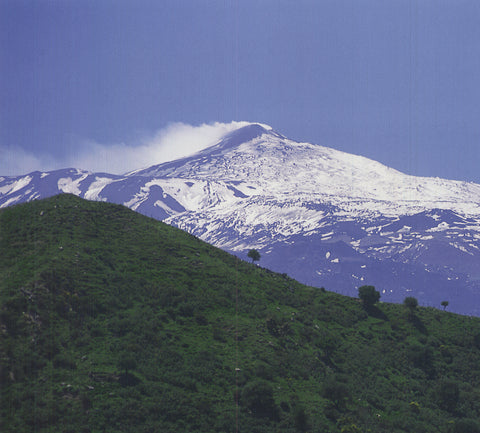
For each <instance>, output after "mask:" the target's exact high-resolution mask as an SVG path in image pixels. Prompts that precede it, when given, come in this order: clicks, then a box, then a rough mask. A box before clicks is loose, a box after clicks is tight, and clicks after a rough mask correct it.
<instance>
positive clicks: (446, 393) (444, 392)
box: [437, 379, 460, 412]
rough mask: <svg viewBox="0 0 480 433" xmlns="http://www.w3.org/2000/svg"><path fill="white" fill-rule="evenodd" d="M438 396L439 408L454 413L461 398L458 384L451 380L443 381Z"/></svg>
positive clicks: (439, 386)
mask: <svg viewBox="0 0 480 433" xmlns="http://www.w3.org/2000/svg"><path fill="white" fill-rule="evenodd" d="M437 396H438V404H439V406H440V407H441V408H442V409H444V410H446V411H448V412H453V411H454V410H455V409H456V407H457V403H458V399H459V397H460V388H459V386H458V383H456V382H454V381H453V380H449V379H446V380H443V381H442V382H440V383H439V385H438V389H437Z"/></svg>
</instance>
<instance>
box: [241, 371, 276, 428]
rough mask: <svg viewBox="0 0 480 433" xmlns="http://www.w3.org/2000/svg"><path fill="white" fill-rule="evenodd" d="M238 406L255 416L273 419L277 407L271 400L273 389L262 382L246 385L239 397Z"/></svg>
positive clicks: (256, 381) (257, 381)
mask: <svg viewBox="0 0 480 433" xmlns="http://www.w3.org/2000/svg"><path fill="white" fill-rule="evenodd" d="M240 404H241V405H242V406H243V407H245V408H247V409H249V410H251V411H252V413H253V414H254V415H255V416H260V417H267V418H270V419H275V418H276V417H277V413H278V410H277V407H276V405H275V400H274V399H273V388H272V386H271V385H270V384H269V383H268V382H266V381H264V380H255V381H252V382H249V383H247V384H246V385H245V386H244V388H243V390H242V394H241V396H240Z"/></svg>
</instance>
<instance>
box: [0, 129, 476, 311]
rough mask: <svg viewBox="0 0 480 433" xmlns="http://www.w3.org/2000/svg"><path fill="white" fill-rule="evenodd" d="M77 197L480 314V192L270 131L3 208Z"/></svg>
mask: <svg viewBox="0 0 480 433" xmlns="http://www.w3.org/2000/svg"><path fill="white" fill-rule="evenodd" d="M59 192H69V193H73V194H76V195H78V196H81V197H84V198H86V199H90V200H102V201H109V202H113V203H120V204H124V205H126V206H128V207H129V208H131V209H133V210H136V211H138V212H140V213H143V214H145V215H148V216H152V217H154V218H157V219H160V220H164V221H165V222H167V223H169V224H172V225H175V226H177V227H180V228H182V229H184V230H186V231H188V232H190V233H193V234H195V235H196V236H199V237H200V238H201V239H203V240H205V241H207V242H209V243H211V244H213V245H215V246H218V247H220V248H223V249H225V250H228V251H231V252H234V253H235V254H238V255H242V256H245V253H246V250H248V249H249V248H256V249H258V250H259V251H260V253H261V254H262V259H261V264H262V266H265V267H268V268H271V269H273V270H276V271H280V272H284V273H287V274H289V275H290V276H292V277H294V278H296V279H298V280H300V281H302V282H304V283H307V284H310V285H315V286H325V287H327V288H328V289H332V290H335V291H337V292H340V293H343V294H349V295H353V294H355V293H356V289H357V287H358V286H359V285H362V284H365V283H368V284H373V285H375V286H376V287H377V288H379V289H380V291H381V292H382V299H383V300H388V301H396V302H401V301H402V300H403V299H404V297H405V296H415V297H417V298H418V300H419V302H420V304H422V305H433V306H437V307H438V306H440V302H442V301H444V300H447V301H449V303H450V306H449V308H450V309H451V310H452V311H456V312H460V313H464V314H475V315H478V314H480V266H479V264H480V185H478V184H474V183H466V182H459V181H450V180H445V179H438V178H421V177H414V176H409V175H405V174H403V173H400V172H398V171H396V170H393V169H391V168H388V167H386V166H384V165H382V164H380V163H378V162H375V161H372V160H370V159H367V158H364V157H361V156H356V155H351V154H347V153H344V152H340V151H337V150H334V149H330V148H327V147H323V146H319V145H315V144H310V143H299V142H296V141H294V140H290V139H288V138H286V137H284V136H282V135H281V134H279V133H277V132H275V131H274V130H272V129H270V128H269V127H266V126H264V125H259V124H251V125H248V126H245V127H242V128H239V129H238V130H236V131H233V132H232V133H230V134H228V135H226V136H225V137H224V138H223V139H222V140H220V141H219V142H218V143H217V144H215V145H214V146H211V147H209V148H207V149H204V150H203V151H201V152H198V153H196V154H195V155H192V156H190V157H186V158H182V159H179V160H176V161H172V162H168V163H164V164H159V165H154V166H151V167H148V168H146V169H140V170H136V171H133V172H131V173H127V174H125V175H122V176H117V175H110V174H106V173H90V172H87V171H83V170H78V169H66V170H57V171H53V172H46V173H41V172H34V173H30V174H28V175H26V176H20V177H3V178H0V207H5V206H9V205H11V204H14V203H19V202H23V201H28V200H32V199H36V198H43V197H47V196H50V195H54V194H57V193H59Z"/></svg>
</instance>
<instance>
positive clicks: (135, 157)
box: [0, 122, 266, 176]
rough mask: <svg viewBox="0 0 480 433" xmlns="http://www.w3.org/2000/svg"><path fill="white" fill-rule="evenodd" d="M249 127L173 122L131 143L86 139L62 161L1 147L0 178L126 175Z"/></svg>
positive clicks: (45, 155) (237, 123)
mask: <svg viewBox="0 0 480 433" xmlns="http://www.w3.org/2000/svg"><path fill="white" fill-rule="evenodd" d="M248 124H250V122H231V123H218V122H216V123H212V124H203V125H200V126H192V125H188V124H185V123H172V124H170V125H168V126H167V127H166V128H164V129H162V130H160V131H158V132H156V133H155V134H153V135H152V136H150V137H148V138H144V139H142V140H138V142H137V143H132V144H125V143H117V144H100V143H96V142H94V141H91V140H85V141H83V142H82V143H80V144H79V145H77V146H76V147H75V149H71V151H70V152H69V153H68V154H67V155H66V156H65V157H61V158H59V157H55V156H52V155H47V154H33V153H29V152H26V151H24V150H22V149H14V148H12V147H1V146H0V175H4V176H9V175H20V174H26V173H29V172H32V171H35V170H39V171H49V170H54V169H59V168H66V167H75V168H80V169H85V170H90V171H95V172H106V173H113V174H121V173H126V172H128V171H132V170H136V169H140V168H145V167H149V166H151V165H154V164H159V163H161V162H166V161H171V160H173V159H177V158H181V157H184V156H188V155H191V154H192V153H195V152H198V151H199V150H202V149H204V148H206V147H208V146H211V145H214V144H215V143H217V142H218V140H220V138H221V137H222V136H224V135H225V134H228V133H229V132H231V131H234V130H235V129H238V128H241V127H243V126H246V125H248ZM264 126H266V125H264Z"/></svg>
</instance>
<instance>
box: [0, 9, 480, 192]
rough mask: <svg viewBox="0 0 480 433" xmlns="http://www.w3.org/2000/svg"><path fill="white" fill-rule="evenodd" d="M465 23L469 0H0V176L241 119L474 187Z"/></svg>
mask: <svg viewBox="0 0 480 433" xmlns="http://www.w3.org/2000/svg"><path fill="white" fill-rule="evenodd" d="M479 22H480V2H479V1H478V0H449V1H447V0H389V1H385V0H378V1H377V0H310V1H307V0H295V1H293V0H288V1H287V0H275V1H274V0H236V1H233V0H221V1H220V0H162V1H154V0H150V1H147V0H129V1H127V0H75V1H74V0H50V1H46V0H0V175H1V174H3V175H12V174H22V173H26V172H28V171H32V170H34V169H39V170H42V169H43V170H46V169H53V168H61V167H63V166H65V164H68V165H75V166H79V168H87V169H92V168H93V169H103V170H104V171H112V172H115V171H119V170H121V169H124V168H126V167H127V166H128V163H131V164H135V163H137V161H136V160H134V158H125V157H123V158H122V154H123V155H132V151H135V149H137V150H138V152H139V153H141V152H142V151H144V150H145V149H150V150H151V148H152V146H154V145H158V149H157V150H158V151H157V153H156V154H155V158H158V159H162V158H163V159H168V158H169V157H171V154H170V153H169V147H170V148H172V149H174V148H175V149H177V150H178V149H181V148H182V146H181V144H179V142H178V140H179V139H182V140H183V141H185V140H186V139H187V138H188V139H189V140H193V141H194V140H195V135H196V133H197V132H198V135H200V136H203V137H204V136H205V131H206V130H205V128H207V134H206V135H207V136H210V135H209V132H208V131H209V128H210V129H211V128H212V127H205V126H203V127H200V128H195V126H200V125H205V124H207V125H211V124H214V123H215V122H225V123H229V122H231V121H233V120H236V121H244V120H246V121H255V122H262V123H266V124H268V125H271V126H272V127H273V128H274V129H275V130H277V131H279V132H281V133H282V134H284V135H286V136H288V137H289V138H292V139H295V140H298V141H309V142H312V143H317V144H322V145H325V146H329V147H333V148H335V149H339V150H344V151H346V152H351V153H355V154H360V155H364V156H367V157H370V158H373V159H376V160H378V161H380V162H382V163H384V164H387V165H389V166H391V167H394V168H396V169H398V170H401V171H403V172H406V173H409V174H413V175H420V176H438V177H445V178H450V179H458V180H466V181H474V182H477V183H480V170H479V167H480V164H479V163H480V103H479V101H480V26H479V25H478V23H479ZM189 125H193V127H192V126H189ZM172 131H173V136H174V137H176V141H175V140H172V139H171V136H172V134H171V133H172ZM183 133H185V134H183ZM182 134H183V135H182ZM202 134H203V135H202ZM182 140H181V141H182ZM191 150H192V148H191V147H189V146H186V147H185V149H184V150H183V151H185V152H188V151H191ZM114 155H115V156H114ZM172 155H175V154H174V153H173V154H172ZM150 156H151V155H150ZM119 158H120V159H123V163H124V165H122V166H119V165H118V159H119ZM115 159H117V161H115ZM126 159H128V161H126ZM156 162H160V161H157V160H151V163H152V164H153V163H156ZM81 165H83V166H81ZM127 168H130V169H134V168H138V167H135V166H131V167H127Z"/></svg>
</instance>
